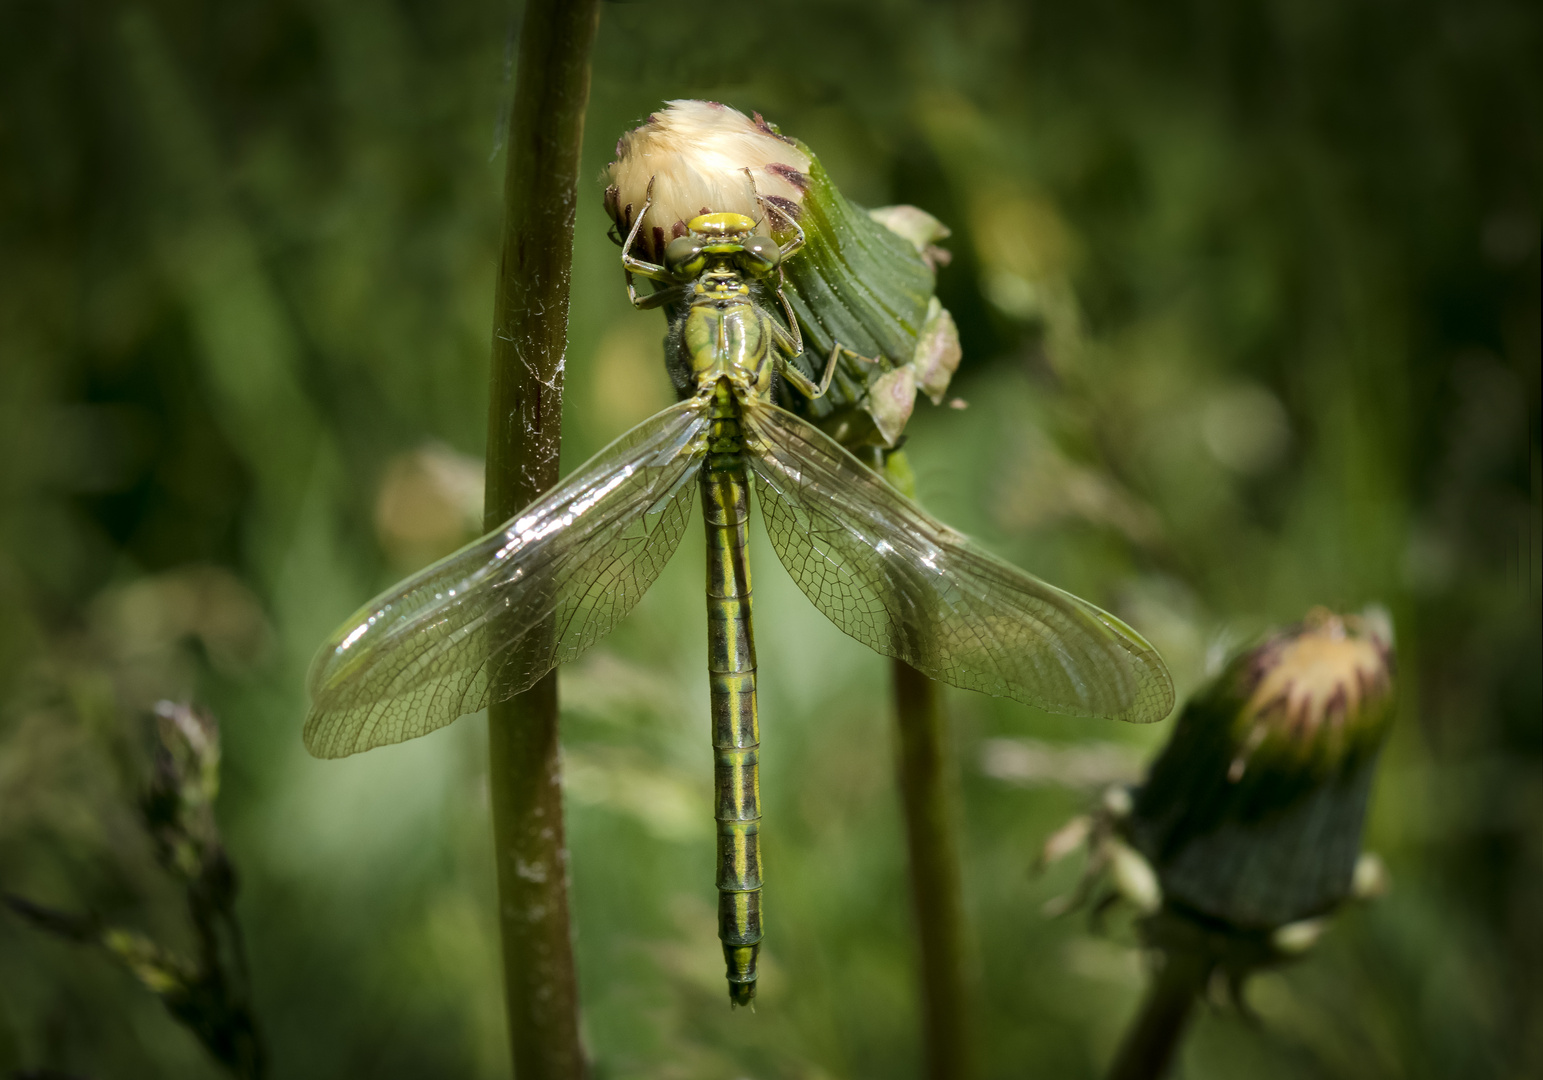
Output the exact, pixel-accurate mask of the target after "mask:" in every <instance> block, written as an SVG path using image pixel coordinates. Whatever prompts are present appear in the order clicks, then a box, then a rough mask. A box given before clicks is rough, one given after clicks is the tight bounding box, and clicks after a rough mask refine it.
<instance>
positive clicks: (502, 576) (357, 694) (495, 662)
mask: <svg viewBox="0 0 1543 1080" xmlns="http://www.w3.org/2000/svg"><path fill="white" fill-rule="evenodd" d="M706 431H707V420H706V405H705V404H704V403H703V402H701V401H699V400H692V401H685V402H681V403H680V404H679V405H675V406H673V407H672V408H669V409H666V410H665V411H664V412H661V413H659V414H658V415H657V416H655V417H653V418H652V419H650V420H646V421H644V422H643V423H642V424H639V425H638V426H637V427H635V428H633V429H632V430H631V431H629V432H628V433H627V434H625V435H623V436H622V437H621V438H619V439H617V440H616V441H615V442H613V443H612V444H611V445H610V446H608V447H606V448H605V449H604V450H602V451H601V452H600V453H599V454H597V455H595V456H594V457H593V458H591V459H590V460H589V461H588V462H586V463H585V464H584V465H583V466H582V467H581V468H580V469H579V470H578V471H577V472H575V473H574V474H573V475H572V476H570V477H568V479H566V480H564V481H563V482H562V483H560V484H558V485H557V487H555V488H553V489H552V490H551V491H549V492H548V493H547V494H545V495H543V496H542V497H541V498H540V499H538V500H537V501H536V502H535V503H534V504H532V505H531V506H529V507H527V508H526V509H525V510H524V511H523V512H522V513H520V515H519V516H518V517H516V518H514V519H513V520H512V521H510V522H508V523H506V524H505V525H504V527H503V528H501V529H499V530H497V531H496V532H492V533H489V534H488V535H487V536H484V537H483V538H482V539H480V540H477V541H474V542H473V543H471V544H469V545H467V546H466V547H464V548H462V549H461V550H460V551H457V552H456V553H455V554H453V555H450V556H448V557H446V558H444V559H442V560H440V561H439V562H437V563H435V564H434V565H433V566H430V567H429V568H427V569H426V570H423V571H420V572H419V573H418V574H416V575H414V576H413V577H411V578H409V579H407V580H406V581H404V582H402V583H401V584H400V585H398V586H397V587H396V588H394V589H392V590H390V591H389V592H387V593H385V594H384V595H382V596H378V597H376V598H375V599H374V600H372V601H370V603H369V604H367V605H366V606H365V607H364V608H362V609H360V611H359V612H357V613H356V614H355V615H354V617H353V618H352V619H350V620H349V621H348V622H347V623H346V624H345V625H344V626H342V627H341V628H339V630H338V631H337V632H336V633H335V634H334V635H333V637H332V639H331V640H330V641H328V642H327V644H326V645H325V646H323V648H322V650H321V652H320V653H319V654H318V655H317V658H316V661H315V663H314V664H313V666H312V668H311V675H310V680H309V689H310V694H311V711H310V715H309V716H308V717H307V718H306V723H305V745H306V747H307V748H308V749H309V750H310V751H311V753H313V754H315V755H316V756H317V757H344V756H346V755H348V754H353V753H357V752H359V751H360V750H368V749H369V748H370V747H372V746H383V745H385V744H387V743H395V742H401V741H403V740H404V739H411V738H415V737H417V736H419V735H423V734H426V733H428V732H430V731H433V730H435V729H436V728H440V727H443V726H444V725H446V724H448V723H450V721H452V720H454V719H455V718H456V717H458V716H464V715H466V714H467V713H473V712H476V711H478V710H479V709H482V708H485V707H486V706H487V705H488V704H489V703H490V702H491V701H493V700H495V695H496V700H503V699H505V698H509V697H512V696H514V695H515V694H517V693H520V692H521V691H524V690H527V689H529V688H530V687H531V685H532V684H534V683H535V682H536V680H537V679H539V678H541V676H543V675H545V674H546V673H547V672H548V671H551V670H552V668H553V667H555V666H556V665H558V664H561V663H565V662H567V661H569V660H572V659H573V658H574V657H576V656H578V655H579V654H580V653H581V652H583V651H584V650H585V649H587V648H589V646H591V645H593V644H594V643H595V642H596V641H598V640H599V639H600V638H601V637H603V636H605V635H606V634H607V633H609V632H610V631H611V629H612V628H613V627H615V626H616V624H617V623H618V622H619V621H621V619H622V617H623V616H624V615H626V614H627V612H628V611H630V610H631V609H632V606H633V605H634V604H636V603H637V601H638V599H639V598H640V597H641V596H642V595H643V593H644V592H645V591H646V590H647V589H648V587H649V586H650V585H651V584H653V581H654V579H655V578H656V577H658V576H659V571H660V570H662V569H663V568H664V564H665V563H666V562H668V561H669V558H670V556H671V555H672V554H674V552H675V548H676V547H677V545H678V544H679V542H680V537H681V532H682V531H683V530H684V528H685V525H686V520H687V518H688V517H689V516H690V514H691V500H692V490H693V488H694V485H692V484H691V483H689V481H690V480H691V478H692V477H693V476H694V475H695V473H696V471H697V467H698V466H699V465H700V463H701V460H702V456H703V454H704V453H705V450H706Z"/></svg>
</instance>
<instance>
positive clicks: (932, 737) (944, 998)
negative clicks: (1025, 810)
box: [893, 660, 972, 1080]
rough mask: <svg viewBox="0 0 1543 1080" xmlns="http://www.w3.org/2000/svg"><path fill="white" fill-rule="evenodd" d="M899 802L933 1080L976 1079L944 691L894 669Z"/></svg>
mask: <svg viewBox="0 0 1543 1080" xmlns="http://www.w3.org/2000/svg"><path fill="white" fill-rule="evenodd" d="M893 681H894V690H895V721H896V726H897V728H898V729H899V736H900V737H899V751H900V752H899V760H898V767H899V776H900V798H901V801H902V802H903V804H904V807H905V833H906V843H907V846H908V848H909V853H910V871H911V904H912V907H913V908H914V909H915V913H916V931H917V939H918V941H919V943H920V945H921V975H922V1013H923V1025H924V1035H925V1039H926V1053H927V1076H928V1078H929V1080H957V1078H960V1077H967V1076H969V1075H970V1073H971V1065H972V1060H971V1058H972V1052H971V1042H970V1033H969V1004H968V998H969V993H968V979H967V976H966V969H967V963H968V960H967V954H966V945H965V935H964V899H963V889H962V886H961V883H960V879H959V850H958V846H957V844H956V843H955V833H954V815H953V779H954V772H953V768H952V761H951V758H950V755H949V753H948V742H947V737H946V733H945V731H944V725H943V712H942V709H941V707H940V704H941V703H940V702H939V700H938V698H939V694H938V684H937V683H935V682H933V681H932V680H931V679H929V678H927V676H925V675H923V674H922V673H921V672H919V671H917V670H916V669H915V668H913V667H911V666H910V665H909V664H907V663H905V662H904V661H903V660H895V661H893Z"/></svg>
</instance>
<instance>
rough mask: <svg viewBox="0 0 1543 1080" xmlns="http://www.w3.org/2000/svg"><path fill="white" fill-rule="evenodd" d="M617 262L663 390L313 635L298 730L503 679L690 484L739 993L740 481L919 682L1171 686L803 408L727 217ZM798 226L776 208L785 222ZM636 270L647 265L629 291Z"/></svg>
mask: <svg viewBox="0 0 1543 1080" xmlns="http://www.w3.org/2000/svg"><path fill="white" fill-rule="evenodd" d="M647 208H648V203H647V202H645V203H644V208H643V212H641V213H639V215H638V217H637V220H636V221H635V222H634V223H633V224H632V229H631V232H630V234H629V235H628V237H627V242H626V244H625V245H624V246H623V250H622V263H623V267H624V269H625V271H626V274H627V286H628V295H629V297H630V298H631V299H632V302H633V304H634V305H635V306H636V307H639V308H649V307H659V306H666V309H667V313H668V314H669V315H670V330H669V334H668V336H667V338H666V352H667V354H668V361H669V367H670V371H671V376H672V379H673V380H674V381H675V383H676V386H677V389H678V391H679V394H680V400H679V401H678V402H677V404H675V405H673V406H671V407H669V408H667V409H665V410H663V411H662V412H659V413H657V414H656V415H654V416H653V417H651V418H650V419H648V420H645V421H643V422H642V423H641V424H639V425H638V426H637V427H635V428H633V429H632V430H631V431H628V432H627V433H625V434H624V435H622V436H621V437H620V438H618V439H617V440H616V441H615V442H613V443H611V444H610V445H609V446H607V447H606V448H605V449H603V450H601V451H600V452H599V453H598V454H596V455H595V456H594V457H593V458H591V459H590V460H589V461H588V462H586V463H585V464H583V465H582V466H580V467H579V468H578V469H577V470H576V471H575V472H574V473H572V474H571V475H570V476H569V477H568V478H567V479H565V480H563V481H561V482H560V483H559V484H558V485H557V486H556V487H554V488H552V489H551V490H550V491H548V492H547V493H546V494H545V495H543V496H541V497H540V498H538V499H537V500H536V501H535V502H534V503H532V504H531V505H529V506H527V507H526V508H525V509H524V510H522V511H521V512H520V513H519V514H517V515H516V516H515V517H514V518H512V519H511V520H510V521H508V522H506V523H505V524H503V525H502V526H500V527H499V528H498V529H496V530H494V531H493V532H491V533H489V534H488V535H486V536H484V537H482V538H481V539H479V540H476V541H474V542H472V543H471V544H469V545H467V546H466V547H464V548H462V549H461V550H460V551H457V552H455V553H454V554H452V555H449V556H447V557H446V558H444V559H442V560H441V561H439V562H437V563H435V564H433V565H432V566H429V567H428V568H426V569H424V570H422V571H420V572H419V573H418V574H416V575H414V576H413V577H411V578H409V579H407V580H406V581H404V582H402V583H401V584H399V585H398V586H396V587H395V588H393V589H391V590H389V591H387V592H386V593H384V594H383V595H381V596H379V597H377V598H375V599H374V600H372V601H370V603H369V604H367V605H365V607H363V608H362V609H360V611H359V612H358V613H357V614H356V615H354V617H353V618H351V619H350V620H349V621H348V622H347V623H345V624H344V625H343V626H342V627H340V628H339V629H338V630H337V631H336V632H335V633H334V635H333V636H332V638H330V639H329V640H328V641H327V643H326V644H325V645H324V646H323V648H322V649H321V651H320V653H319V655H318V656H317V659H316V662H315V664H314V665H313V667H312V671H311V674H310V677H309V683H308V688H309V692H310V699H311V707H310V712H309V714H308V716H307V719H306V725H305V742H306V746H307V747H308V748H309V749H310V751H311V752H312V753H313V754H315V755H317V756H319V757H342V756H345V755H348V754H352V753H356V752H358V751H362V750H366V749H369V748H371V747H375V746H381V745H385V744H388V743H396V742H401V741H403V740H406V739H410V738H414V737H417V736H419V735H423V734H426V733H428V732H430V731H433V730H435V729H437V728H440V727H443V726H444V725H446V724H449V723H450V722H451V721H453V720H455V719H456V718H457V717H460V716H464V715H468V714H471V713H475V712H478V711H480V710H482V709H484V708H486V707H487V706H488V705H489V704H490V703H491V702H493V701H495V700H503V699H505V698H508V697H512V696H513V695H515V694H517V693H521V692H523V691H525V690H527V689H529V688H530V687H531V686H533V685H534V684H535V683H536V681H537V680H539V679H540V678H541V677H542V676H544V675H545V674H547V673H548V672H549V671H551V670H552V669H553V668H554V667H556V666H557V665H559V664H563V663H567V662H569V661H571V660H573V659H575V658H576V657H578V656H579V655H580V654H581V653H583V652H584V651H585V650H586V649H588V648H589V647H590V646H592V645H594V644H595V642H597V641H598V640H600V639H601V638H602V637H604V636H605V635H606V634H607V633H609V632H610V631H611V630H612V629H613V628H614V627H615V626H616V625H617V624H618V623H619V622H620V621H621V620H622V618H624V617H625V616H626V615H627V613H628V612H629V611H630V610H631V609H632V608H633V606H634V605H635V604H636V603H637V602H638V600H639V599H640V598H641V597H642V596H643V594H644V592H645V591H647V589H648V588H649V586H650V585H652V584H653V582H654V581H655V579H656V578H657V577H658V575H659V573H660V571H661V570H662V569H663V567H664V565H665V564H666V562H667V561H668V560H669V558H670V556H671V555H672V554H673V553H674V552H675V550H676V548H677V546H678V545H679V543H680V540H681V536H682V534H683V533H684V531H685V529H686V526H687V523H688V521H689V518H690V515H691V511H692V503H693V500H694V493H695V491H696V489H698V488H700V490H701V493H702V508H703V519H704V521H705V525H706V533H707V631H708V632H707V645H708V648H707V654H708V656H707V668H708V683H709V697H710V704H711V709H710V712H711V731H712V746H713V755H714V803H715V818H716V820H717V881H716V884H717V888H718V893H719V904H718V929H719V938H720V940H721V943H722V946H723V955H724V961H725V973H726V976H727V981H728V989H729V998H730V1001H731V1002H732V1003H733V1004H735V1005H748V1004H750V1003H751V1001H752V1000H753V999H754V996H755V991H756V981H757V961H758V956H759V951H760V946H761V942H762V938H763V934H762V919H761V892H762V874H761V854H760V826H761V797H760V771H759V760H760V722H759V716H758V712H757V706H756V679H757V669H756V654H755V638H754V633H753V627H752V623H751V581H750V564H749V559H748V554H749V553H748V546H749V545H748V527H749V520H750V489H751V487H752V485H753V486H754V488H755V491H756V499H757V502H758V503H759V505H760V508H761V513H762V515H763V517H764V520H765V524H766V531H767V533H768V535H769V537H770V540H771V546H772V548H773V549H774V550H775V551H776V553H777V556H778V558H779V559H780V560H781V562H782V564H783V566H784V567H785V568H786V569H787V571H788V573H789V574H790V575H791V576H792V578H793V580H794V581H795V582H796V583H797V584H798V586H799V588H800V589H801V590H802V591H803V593H804V595H805V596H807V597H808V598H809V600H810V601H811V602H812V603H813V604H814V606H815V607H816V608H818V609H819V610H820V611H821V612H822V613H824V615H825V616H826V617H827V618H829V619H830V620H831V621H832V622H833V623H835V625H836V626H837V627H839V628H840V629H841V630H843V631H844V632H845V633H847V634H848V635H850V636H851V637H853V638H856V639H857V640H858V641H860V642H862V643H863V644H865V645H867V646H869V647H870V648H872V649H874V650H876V651H878V652H880V653H883V654H885V655H887V656H892V657H897V658H899V659H901V660H904V661H905V662H906V663H908V664H910V665H911V666H912V667H914V668H916V669H918V670H920V671H921V672H923V673H924V674H926V675H929V676H931V677H932V678H934V679H938V680H941V681H942V682H945V683H950V684H952V685H954V686H960V687H964V688H966V689H970V690H978V691H982V692H984V693H987V694H992V695H997V696H1005V697H1010V698H1014V699H1016V700H1018V701H1021V702H1025V703H1027V704H1029V705H1033V706H1037V707H1039V708H1041V709H1045V710H1048V711H1051V712H1059V713H1071V714H1078V715H1085V716H1098V717H1108V718H1113V719H1119V720H1127V721H1133V722H1138V723H1140V722H1149V721H1155V720H1160V719H1162V718H1163V717H1164V716H1166V715H1167V714H1168V712H1169V710H1170V709H1171V708H1172V705H1173V699H1174V692H1173V684H1172V681H1171V679H1170V677H1169V675H1168V671H1167V668H1166V667H1165V666H1164V664H1163V661H1162V659H1161V657H1159V656H1158V654H1157V652H1156V650H1154V649H1153V648H1152V646H1151V645H1150V644H1148V643H1147V641H1146V640H1145V639H1144V638H1142V636H1141V635H1140V634H1138V633H1137V632H1136V631H1134V630H1133V629H1131V628H1130V627H1129V626H1127V625H1125V623H1123V622H1121V621H1120V620H1119V619H1117V618H1116V617H1115V616H1113V615H1110V614H1108V613H1107V612H1104V611H1102V610H1100V609H1099V608H1097V607H1095V606H1094V605H1092V604H1090V603H1088V602H1086V601H1084V600H1081V599H1079V598H1077V597H1075V596H1073V595H1072V594H1070V593H1068V592H1065V591H1063V590H1061V589H1058V588H1056V587H1055V586H1053V585H1050V584H1047V583H1046V582H1044V581H1041V580H1040V579H1038V578H1036V577H1034V576H1032V575H1030V574H1028V573H1025V572H1024V571H1022V570H1020V569H1018V568H1017V567H1015V566H1013V565H1011V564H1010V563H1008V562H1006V561H1004V560H1002V559H1000V558H998V557H996V556H994V555H992V554H991V553H989V552H987V551H986V550H984V549H983V548H981V547H979V546H977V545H976V544H974V543H972V542H971V541H970V540H968V539H967V538H966V537H964V536H963V535H961V534H960V533H958V532H956V531H955V530H954V529H951V528H949V527H948V526H947V525H945V524H943V523H942V522H940V521H938V520H937V519H935V518H933V517H932V516H931V515H929V514H928V513H927V512H926V511H924V510H922V509H921V508H920V507H919V506H917V505H916V504H915V503H913V502H911V501H910V500H908V499H907V498H905V497H904V496H903V495H901V494H900V493H899V492H898V491H896V490H895V489H894V488H893V487H891V486H890V485H889V484H888V483H887V482H885V480H884V479H883V478H882V477H881V476H880V475H879V474H878V473H876V472H874V471H873V470H872V469H870V468H869V467H868V466H866V465H864V464H862V463H861V462H860V461H859V460H858V459H857V458H855V457H853V456H852V454H851V453H850V452H848V451H847V450H845V449H844V448H842V447H841V446H840V445H839V444H838V443H836V442H835V441H833V440H832V439H831V438H830V437H829V436H828V435H826V434H824V433H823V432H821V431H820V430H819V429H818V428H816V427H814V426H813V425H812V424H810V423H809V422H808V421H806V420H803V419H801V418H799V417H798V416H796V415H794V414H793V413H791V412H789V411H787V410H785V409H783V408H781V407H779V406H778V405H777V404H775V401H774V393H775V391H776V389H777V385H778V383H779V381H785V382H786V383H787V384H788V385H791V386H792V387H793V388H795V389H796V390H797V391H798V392H800V393H801V394H803V395H805V396H808V397H810V398H817V397H818V396H819V395H821V394H823V393H824V392H825V390H826V388H827V387H828V386H829V384H830V378H831V373H832V370H833V368H834V365H835V361H836V359H837V354H838V351H839V350H840V346H839V345H838V346H837V348H836V349H833V350H832V353H831V355H830V357H829V358H828V359H827V361H826V364H825V367H824V372H823V377H822V379H821V381H820V382H818V383H816V382H814V381H813V380H812V379H811V378H810V377H809V376H807V375H805V374H804V373H803V372H802V371H800V370H799V368H798V367H797V366H796V365H795V364H794V363H793V361H794V359H795V358H796V357H798V356H800V355H801V354H802V352H803V344H802V339H801V336H800V332H799V329H798V323H797V320H796V319H795V318H794V317H793V314H792V312H791V311H790V310H789V309H788V308H787V306H786V300H785V299H782V304H781V311H780V312H779V311H778V310H777V309H776V308H774V307H773V306H772V304H773V301H774V299H781V289H780V287H779V284H778V283H779V282H780V276H778V275H779V274H780V267H781V265H782V263H783V262H784V260H786V259H788V258H790V257H792V256H794V255H795V254H796V252H797V251H798V248H799V246H800V244H801V243H802V233H801V231H800V232H796V233H795V235H794V236H793V238H792V239H791V240H789V241H787V242H786V243H784V244H779V243H778V242H776V241H775V240H774V239H773V238H772V237H770V236H768V235H766V234H765V233H761V232H757V231H756V229H757V228H758V226H757V223H756V222H755V221H754V220H753V219H751V218H750V217H749V216H747V215H743V214H738V213H729V212H718V213H705V214H703V215H700V216H698V217H696V218H694V219H693V220H692V221H690V222H689V223H687V225H686V232H685V234H684V235H681V236H677V237H676V238H674V239H673V240H671V241H670V243H669V244H668V245H666V246H665V250H664V252H663V255H662V258H663V262H662V263H651V262H647V261H645V260H642V259H639V258H636V257H634V256H633V255H632V253H631V249H632V244H633V241H634V240H635V239H636V236H637V233H638V228H639V226H640V225H641V223H642V220H643V216H644V213H646V211H647ZM795 228H796V223H795ZM633 275H642V276H644V277H647V278H650V279H652V280H653V281H654V282H655V283H656V291H655V292H653V293H651V294H648V295H641V296H640V295H639V294H638V293H637V291H636V288H635V285H634V280H633Z"/></svg>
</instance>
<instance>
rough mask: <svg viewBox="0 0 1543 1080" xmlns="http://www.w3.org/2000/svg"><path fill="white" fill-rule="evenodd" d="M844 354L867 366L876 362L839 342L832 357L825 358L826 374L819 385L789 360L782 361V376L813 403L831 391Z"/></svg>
mask: <svg viewBox="0 0 1543 1080" xmlns="http://www.w3.org/2000/svg"><path fill="white" fill-rule="evenodd" d="M843 353H844V354H846V355H847V356H850V357H851V358H852V359H854V360H860V361H862V362H863V363H865V364H872V363H874V361H873V360H872V359H870V358H869V357H866V356H864V355H862V354H861V353H856V352H853V351H852V350H851V349H849V348H847V347H846V346H845V345H843V344H841V342H839V341H838V342H836V344H835V345H834V346H833V347H832V348H831V350H830V355H829V356H828V357H826V358H825V373H824V374H823V375H821V376H820V381H819V382H818V383H816V382H815V381H814V380H813V379H811V378H809V376H807V375H805V374H804V373H803V372H802V371H799V370H798V368H796V367H794V366H793V364H792V362H791V361H788V360H784V361H782V374H783V375H785V376H786V377H787V380H788V382H790V383H792V384H793V385H794V386H796V387H797V388H798V389H799V391H800V392H802V393H803V395H804V397H806V398H808V399H810V400H811V401H813V400H814V399H816V398H821V397H824V396H825V391H827V390H829V389H830V381H831V379H833V378H834V377H835V375H836V361H837V360H839V359H840V358H841V356H842V354H843Z"/></svg>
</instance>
